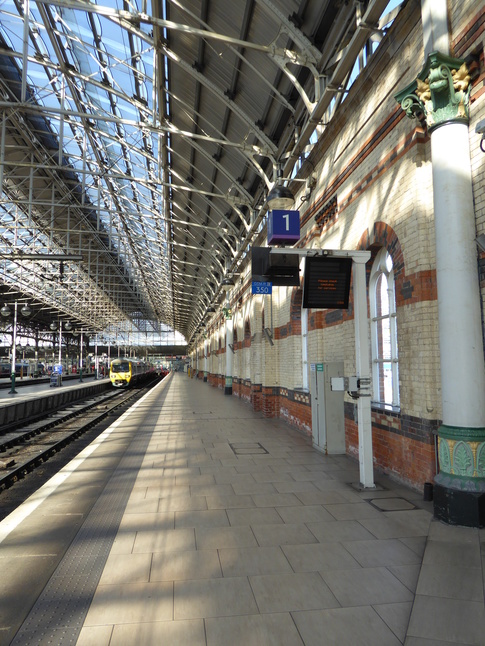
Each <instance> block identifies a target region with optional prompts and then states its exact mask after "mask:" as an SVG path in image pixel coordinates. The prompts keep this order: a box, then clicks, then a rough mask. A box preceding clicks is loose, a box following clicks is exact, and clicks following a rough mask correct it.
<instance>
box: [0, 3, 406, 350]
mask: <svg viewBox="0 0 485 646" xmlns="http://www.w3.org/2000/svg"><path fill="white" fill-rule="evenodd" d="M398 4H399V3H398V2H391V3H389V0H364V1H363V2H355V1H352V0H345V1H344V0H160V1H159V2H155V3H153V2H151V1H150V0H133V1H125V2H122V1H121V0H119V1H115V0H107V1H106V2H86V1H84V0H49V1H48V2H47V1H46V2H43V1H34V0H24V1H23V2H22V1H17V0H3V1H2V3H0V185H1V187H2V193H1V196H0V299H1V301H2V304H3V303H4V302H7V303H11V302H12V301H13V300H17V301H18V302H21V303H24V302H28V303H29V305H30V306H31V307H32V308H34V318H35V317H37V320H39V321H40V320H45V321H47V320H48V319H49V318H52V317H57V319H58V320H59V317H60V318H61V319H62V320H68V319H69V320H70V321H71V322H72V325H73V327H78V328H86V329H90V330H96V331H100V332H102V331H107V330H112V331H116V330H123V329H130V328H133V326H134V328H135V329H137V330H139V331H142V332H147V331H154V332H156V330H157V329H159V327H160V325H162V324H163V325H166V326H170V327H171V328H172V329H174V330H176V331H177V332H179V333H180V334H182V335H184V336H185V338H186V339H187V340H189V339H190V338H191V337H192V336H193V334H194V332H195V330H196V329H197V328H198V326H199V324H200V322H201V320H202V319H203V317H204V314H205V313H206V311H207V308H208V307H211V306H213V305H214V304H215V303H216V302H217V299H218V298H219V296H220V294H221V290H222V287H221V284H222V282H223V281H224V279H227V278H228V277H232V278H233V277H235V276H237V275H238V273H239V270H240V268H241V264H242V263H245V262H246V255H247V254H248V250H249V248H250V245H251V242H252V240H253V239H254V235H255V233H256V232H257V231H258V229H260V227H261V226H262V224H264V217H265V213H266V208H267V207H266V197H267V194H268V192H269V191H270V190H271V189H272V187H273V186H274V184H275V182H276V180H277V179H278V182H284V183H286V184H288V180H290V179H291V178H294V180H293V181H295V179H296V180H298V179H303V180H304V179H305V178H306V177H307V176H308V174H309V173H310V171H309V169H306V170H304V169H302V167H303V166H304V160H305V157H306V155H307V154H308V152H309V150H310V149H311V146H312V145H314V144H315V142H316V141H317V139H318V137H319V135H321V134H322V132H323V131H324V129H325V124H327V123H328V122H329V120H330V119H331V118H332V117H333V116H334V114H335V113H336V112H338V109H339V105H340V103H341V102H342V101H343V100H344V99H345V96H346V92H347V90H348V87H349V85H350V84H351V82H352V81H353V79H354V78H355V75H356V73H357V72H358V70H359V69H360V68H361V67H362V66H363V65H364V64H365V63H366V62H367V60H368V59H369V57H370V56H371V55H372V53H373V52H374V51H375V49H376V48H377V47H378V44H379V42H380V40H381V39H382V37H383V35H384V34H385V32H386V29H387V28H388V27H389V25H390V24H391V22H392V20H393V19H394V17H395V16H396V15H397V12H398V10H399V6H398ZM395 7H397V8H395ZM393 8H395V9H393ZM392 9H393V11H391V10H392ZM295 186H296V184H295Z"/></svg>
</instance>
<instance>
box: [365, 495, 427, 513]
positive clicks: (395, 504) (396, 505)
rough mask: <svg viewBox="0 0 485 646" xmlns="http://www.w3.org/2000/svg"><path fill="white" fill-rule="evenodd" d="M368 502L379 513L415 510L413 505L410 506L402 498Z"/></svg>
mask: <svg viewBox="0 0 485 646" xmlns="http://www.w3.org/2000/svg"><path fill="white" fill-rule="evenodd" d="M369 502H370V503H371V504H372V505H374V507H377V509H380V510H381V511H402V510H405V509H416V507H415V505H413V504H411V503H410V502H408V501H407V500H404V498H373V499H372V500H370V501H369Z"/></svg>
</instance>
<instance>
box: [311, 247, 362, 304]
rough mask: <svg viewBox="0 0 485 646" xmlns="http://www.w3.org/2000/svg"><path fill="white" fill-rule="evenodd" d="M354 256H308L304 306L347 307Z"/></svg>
mask: <svg viewBox="0 0 485 646" xmlns="http://www.w3.org/2000/svg"><path fill="white" fill-rule="evenodd" d="M351 275H352V258H335V257H333V256H314V257H307V258H306V261H305V276H304V281H303V307H311V308H313V309H347V308H348V306H349V292H350V278H351Z"/></svg>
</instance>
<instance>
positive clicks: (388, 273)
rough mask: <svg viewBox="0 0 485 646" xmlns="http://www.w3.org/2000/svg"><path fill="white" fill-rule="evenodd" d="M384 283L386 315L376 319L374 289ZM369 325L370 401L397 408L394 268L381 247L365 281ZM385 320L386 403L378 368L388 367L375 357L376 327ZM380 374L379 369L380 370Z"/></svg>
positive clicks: (377, 356) (376, 303) (383, 361)
mask: <svg viewBox="0 0 485 646" xmlns="http://www.w3.org/2000/svg"><path fill="white" fill-rule="evenodd" d="M389 261H390V263H391V266H390V267H389ZM383 275H384V276H385V277H386V280H387V303H388V313H387V314H385V315H382V314H380V315H378V311H379V310H378V299H377V287H378V281H379V278H380V277H381V276H383ZM369 301H370V323H371V353H372V383H373V393H372V401H373V403H375V404H377V405H379V406H392V407H395V408H398V407H399V406H400V396H399V352H398V344H397V312H396V285H395V280H394V264H393V261H392V256H391V254H390V253H389V252H388V250H387V249H386V248H385V247H382V248H381V249H380V250H379V252H378V253H377V255H376V257H375V260H374V263H373V265H372V269H371V275H370V281H369ZM385 320H389V337H390V338H389V346H390V352H391V356H390V363H391V399H392V401H386V397H385V390H384V389H383V393H382V397H381V389H380V383H381V381H380V377H381V366H383V365H384V363H389V358H384V356H382V357H381V356H379V347H380V344H379V323H382V321H385ZM382 370H383V368H382Z"/></svg>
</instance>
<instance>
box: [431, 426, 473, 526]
mask: <svg viewBox="0 0 485 646" xmlns="http://www.w3.org/2000/svg"><path fill="white" fill-rule="evenodd" d="M438 454H439V462H440V472H439V473H438V475H437V476H436V477H435V486H434V497H433V501H434V503H433V504H434V515H435V518H437V519H438V520H442V521H444V522H446V523H448V524H450V525H464V526H466V527H484V526H485V428H468V427H458V426H448V425H446V424H443V425H442V426H440V428H439V429H438Z"/></svg>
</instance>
